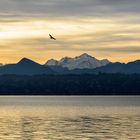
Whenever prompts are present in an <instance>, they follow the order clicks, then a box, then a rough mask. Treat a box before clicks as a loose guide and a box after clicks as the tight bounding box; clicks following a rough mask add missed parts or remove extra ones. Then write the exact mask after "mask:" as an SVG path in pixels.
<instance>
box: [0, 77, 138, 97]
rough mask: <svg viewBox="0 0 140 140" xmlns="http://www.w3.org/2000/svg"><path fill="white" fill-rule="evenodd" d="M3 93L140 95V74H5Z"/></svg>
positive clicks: (0, 80)
mask: <svg viewBox="0 0 140 140" xmlns="http://www.w3.org/2000/svg"><path fill="white" fill-rule="evenodd" d="M0 94H1V95H140V75H138V74H131V75H125V74H98V75H34V76H25V75H24V76H17V75H1V76H0Z"/></svg>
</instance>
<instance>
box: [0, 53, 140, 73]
mask: <svg viewBox="0 0 140 140" xmlns="http://www.w3.org/2000/svg"><path fill="white" fill-rule="evenodd" d="M81 58H82V63H80V67H79V62H81ZM69 59H73V60H72V61H74V60H76V62H78V63H76V65H77V64H78V68H76V67H75V69H69V68H68V67H63V65H62V66H61V65H56V63H57V62H56V61H54V60H53V61H52V63H51V64H54V65H41V64H38V63H36V62H34V61H32V60H30V59H27V58H23V59H21V60H20V61H19V62H18V63H17V64H8V65H3V66H0V75H4V74H16V75H39V74H47V75H50V74H61V75H63V74H76V75H77V74H78V75H79V74H98V73H112V74H113V73H121V74H140V60H136V61H133V62H129V63H127V64H125V63H120V62H116V63H111V62H110V63H109V64H105V65H103V66H100V67H96V68H91V67H90V68H88V67H86V66H88V65H87V63H89V62H91V61H92V60H93V59H95V58H93V57H90V56H88V55H87V54H84V55H81V56H80V57H77V58H76V57H75V59H74V58H65V60H62V61H61V62H63V64H64V63H65V62H66V63H67V60H68V61H69ZM79 59H80V61H79ZM83 60H84V63H83ZM86 61H87V62H86ZM97 61H98V60H97ZM101 61H102V60H101ZM92 62H94V61H92ZM85 63H86V65H85ZM82 64H83V65H84V66H83V67H82ZM90 64H91V63H90ZM92 64H94V63H92ZM76 65H75V66H76ZM90 66H91V65H90Z"/></svg>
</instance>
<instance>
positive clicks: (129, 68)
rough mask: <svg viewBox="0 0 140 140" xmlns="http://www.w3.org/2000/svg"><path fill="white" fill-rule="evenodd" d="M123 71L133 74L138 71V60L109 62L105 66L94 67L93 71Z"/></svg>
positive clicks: (139, 66) (139, 61)
mask: <svg viewBox="0 0 140 140" xmlns="http://www.w3.org/2000/svg"><path fill="white" fill-rule="evenodd" d="M99 72H101V73H123V74H134V73H140V60H137V61H133V62H129V63H127V64H125V63H119V62H117V63H110V64H108V65H106V66H103V67H100V68H96V69H94V70H93V73H99Z"/></svg>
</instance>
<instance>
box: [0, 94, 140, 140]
mask: <svg viewBox="0 0 140 140" xmlns="http://www.w3.org/2000/svg"><path fill="white" fill-rule="evenodd" d="M0 140H140V96H131V97H130V96H128V97H124V96H123V97H111V96H110V97H109V96H108V97H104V96H102V97H97V96H96V97H90V96H88V97H56V96H55V97H48V96H45V97H43V96H42V97H41V96H39V97H34V96H28V97H27V96H25V97H23V96H21V97H19V96H16V97H14V96H13V97H9V96H8V97H5V96H2V97H0Z"/></svg>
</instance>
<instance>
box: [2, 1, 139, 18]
mask: <svg viewBox="0 0 140 140" xmlns="http://www.w3.org/2000/svg"><path fill="white" fill-rule="evenodd" d="M139 5H140V1H139V0H133V1H132V0H39V1H38V0H0V13H9V14H10V13H13V14H18V15H25V16H33V15H36V16H60V17H64V16H97V17H104V16H111V17H112V16H113V15H122V14H133V13H136V14H139V12H140V8H139Z"/></svg>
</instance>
